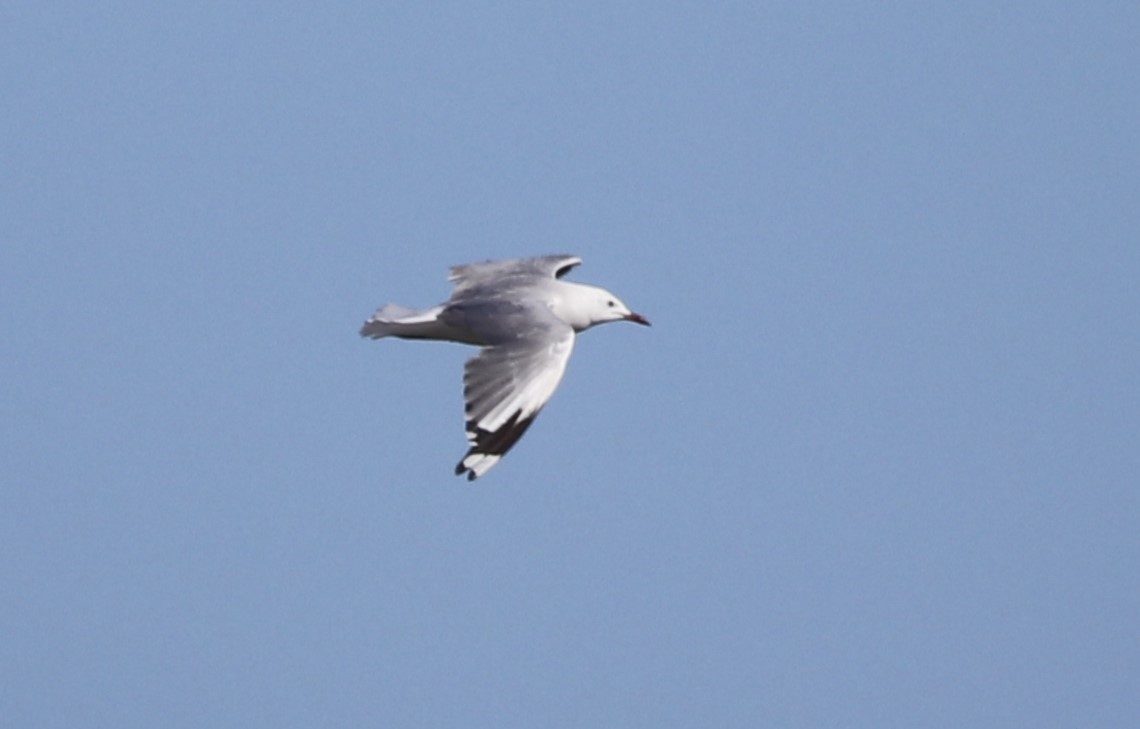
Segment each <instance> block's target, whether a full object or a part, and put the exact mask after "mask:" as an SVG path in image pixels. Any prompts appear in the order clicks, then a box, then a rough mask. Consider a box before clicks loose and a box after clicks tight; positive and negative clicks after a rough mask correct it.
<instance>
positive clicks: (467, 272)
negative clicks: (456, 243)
mask: <svg viewBox="0 0 1140 729" xmlns="http://www.w3.org/2000/svg"><path fill="white" fill-rule="evenodd" d="M580 263H582V259H581V258H579V257H578V256H571V255H556V256H539V257H537V258H514V259H509V260H506V261H485V262H483V263H468V264H465V265H463V266H452V267H451V275H450V276H449V277H448V280H449V281H452V282H454V284H455V293H454V294H453V297H455V298H458V297H459V295H460V294H462V293H463V292H464V291H466V290H468V289H474V288H478V287H480V286H482V285H483V284H485V283H487V282H489V281H494V282H495V285H496V286H499V287H502V288H505V287H507V286H509V285H510V283H511V281H510V280H511V279H515V278H536V277H537V278H562V277H563V276H565V275H566V274H567V273H568V272H569V271H570V269H572V268H574V267H575V266H577V265H579V264H580Z"/></svg>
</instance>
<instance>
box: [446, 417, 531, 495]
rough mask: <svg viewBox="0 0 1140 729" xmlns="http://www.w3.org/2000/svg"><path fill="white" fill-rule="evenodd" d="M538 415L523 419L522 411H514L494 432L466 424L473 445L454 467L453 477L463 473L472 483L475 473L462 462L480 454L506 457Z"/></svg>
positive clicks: (472, 424)
mask: <svg viewBox="0 0 1140 729" xmlns="http://www.w3.org/2000/svg"><path fill="white" fill-rule="evenodd" d="M538 413H539V411H538V410H536V411H535V412H533V413H531V414H530V415H528V416H527V417H526V418H525V419H524V418H522V417H521V416H522V411H521V410H516V411H515V414H514V415H512V416H511V417H510V420H508V421H507V422H505V423H503V424H502V425H501V426H499V429H498V430H496V431H494V432H491V431H489V430H484V429H482V428H480V427H478V426H476V425H475V424H474V423H468V425H467V430H468V432H471V433H474V434H475V436H474V438H472V440H473V441H474V445H472V446H471V448H470V450H468V451H467V453H466V454H465V455H464V456H463V460H461V461H460V462H459V464H458V465H457V466H456V467H455V475H456V476H462V475H463V474H464V472H466V473H467V480H468V481H474V480H475V479H476V478H477V476H476V475H475V471H473V470H471V469H469V468H467V467H466V466H464V465H463V461H466V460H467V459H468V458H470V457H471V456H473V455H480V454H481V455H488V456H499V457H500V458H502V457H503V456H504V455H506V453H507V451H509V450H510V449H511V448H513V447H514V445H515V443H518V442H519V438H522V437H523V434H524V433H526V431H527V428H529V427H530V424H531V423H533V422H534V419H535V418H536V417H537V416H538Z"/></svg>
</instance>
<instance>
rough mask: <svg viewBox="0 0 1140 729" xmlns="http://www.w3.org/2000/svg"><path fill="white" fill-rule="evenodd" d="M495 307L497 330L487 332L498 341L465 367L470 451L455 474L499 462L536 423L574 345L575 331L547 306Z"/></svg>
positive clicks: (475, 472)
mask: <svg viewBox="0 0 1140 729" xmlns="http://www.w3.org/2000/svg"><path fill="white" fill-rule="evenodd" d="M508 307H509V308H510V309H511V310H510V311H503V309H504V308H508ZM493 308H495V309H497V311H496V312H495V313H496V316H495V317H493V318H492V320H493V321H495V322H496V323H495V324H494V325H492V329H493V330H494V331H492V332H484V336H485V337H486V339H487V340H488V341H493V342H495V343H493V344H490V345H489V346H486V347H484V348H483V349H482V350H480V352H479V354H477V355H475V356H474V357H472V358H471V359H469V360H467V364H466V365H465V366H464V369H463V397H464V400H465V401H466V420H467V427H466V430H467V442H468V443H469V444H470V449H469V450H468V451H467V454H466V455H464V456H463V460H461V461H460V462H459V464H458V465H457V466H456V467H455V473H456V474H457V475H462V474H464V473H466V474H467V478H468V480H472V481H473V480H475V479H476V478H478V477H479V476H482V475H483V474H484V473H486V472H487V471H488V470H490V469H491V467H492V466H494V465H495V464H496V463H498V462H499V460H500V459H502V457H503V456H504V455H505V454H506V452H507V451H509V450H510V449H511V447H512V446H514V444H515V443H517V442H518V440H519V438H521V437H522V436H523V433H525V432H526V430H527V428H529V427H530V424H531V423H532V422H534V419H535V418H536V417H537V416H538V414H539V412H541V411H542V408H543V406H544V405H546V403H547V401H548V400H550V397H551V396H552V395H553V394H554V391H555V390H556V389H557V388H558V384H559V383H560V382H561V381H562V375H563V373H565V372H566V363H567V362H568V361H569V360H570V353H571V352H572V351H573V349H574V330H573V329H571V328H570V327H569V326H568V325H567V324H566V323H565V322H563V321H562V320H560V319H558V318H557V317H555V316H554V315H553V314H552V313H551V312H550V310H549V309H548V308H547V307H546V306H544V305H542V304H525V303H524V304H517V303H516V304H501V305H497V306H495V307H493ZM468 314H472V315H473V314H474V312H468ZM475 318H478V319H484V317H475ZM511 319H514V321H513V322H511V321H510V320H511ZM488 321H490V320H488ZM504 322H505V323H504Z"/></svg>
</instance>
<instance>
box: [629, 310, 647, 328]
mask: <svg viewBox="0 0 1140 729" xmlns="http://www.w3.org/2000/svg"><path fill="white" fill-rule="evenodd" d="M625 320H626V321H632V322H636V323H638V324H644V325H645V326H650V324H649V320H648V319H646V318H645V317H644V316H642V315H641V314H634V313H633V312H630V313H629V315H628V316H626V318H625Z"/></svg>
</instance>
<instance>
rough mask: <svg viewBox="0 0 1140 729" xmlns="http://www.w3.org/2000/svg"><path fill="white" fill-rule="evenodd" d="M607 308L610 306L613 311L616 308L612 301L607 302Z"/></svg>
mask: <svg viewBox="0 0 1140 729" xmlns="http://www.w3.org/2000/svg"><path fill="white" fill-rule="evenodd" d="M606 306H608V307H610V308H611V309H612V308H614V302H612V301H607V302H606Z"/></svg>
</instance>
